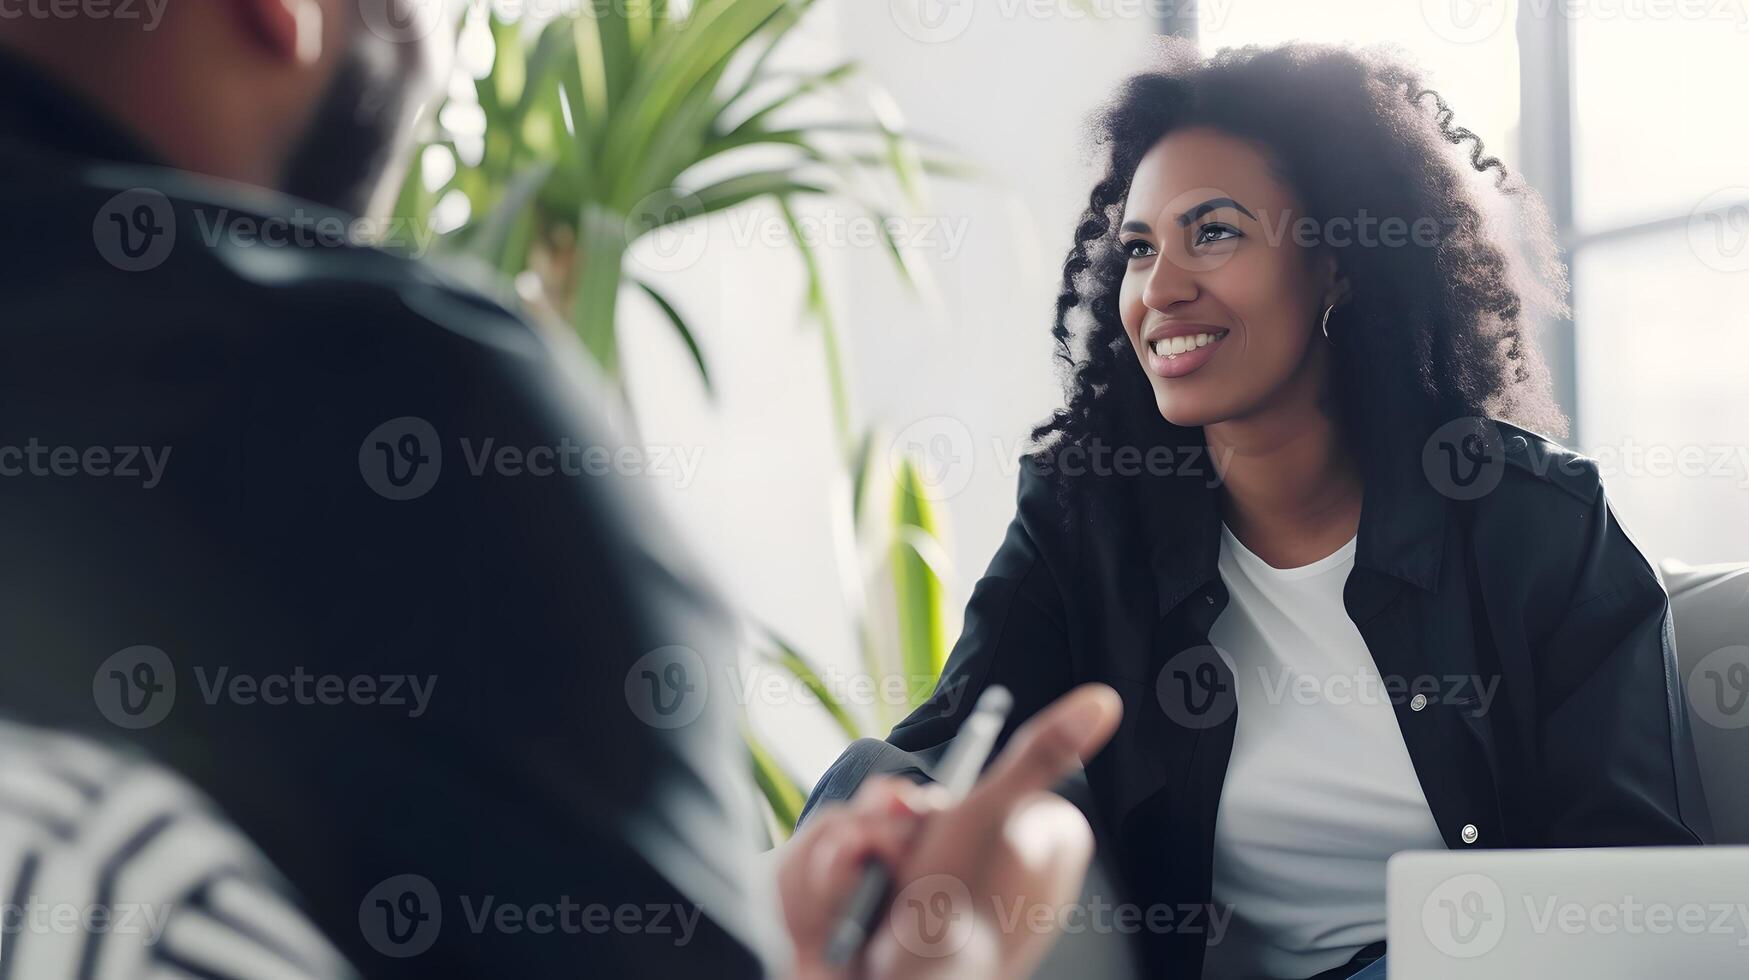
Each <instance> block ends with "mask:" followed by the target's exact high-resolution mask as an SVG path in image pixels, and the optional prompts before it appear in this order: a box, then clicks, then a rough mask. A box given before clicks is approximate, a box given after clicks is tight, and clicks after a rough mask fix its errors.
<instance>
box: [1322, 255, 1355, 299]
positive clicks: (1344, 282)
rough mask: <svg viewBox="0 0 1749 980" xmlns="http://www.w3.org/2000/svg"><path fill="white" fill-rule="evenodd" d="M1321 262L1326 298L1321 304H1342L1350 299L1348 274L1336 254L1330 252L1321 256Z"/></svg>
mask: <svg viewBox="0 0 1749 980" xmlns="http://www.w3.org/2000/svg"><path fill="white" fill-rule="evenodd" d="M1319 263H1320V269H1319V271H1320V273H1321V275H1322V277H1323V280H1322V281H1323V283H1324V299H1323V302H1322V303H1321V304H1320V306H1332V305H1334V306H1341V305H1342V304H1343V302H1344V301H1346V300H1347V299H1348V293H1349V281H1348V274H1347V273H1345V272H1343V271H1342V267H1341V266H1340V265H1339V264H1338V263H1337V261H1336V256H1334V255H1332V254H1330V253H1329V252H1325V253H1324V254H1323V255H1322V256H1320V257H1319Z"/></svg>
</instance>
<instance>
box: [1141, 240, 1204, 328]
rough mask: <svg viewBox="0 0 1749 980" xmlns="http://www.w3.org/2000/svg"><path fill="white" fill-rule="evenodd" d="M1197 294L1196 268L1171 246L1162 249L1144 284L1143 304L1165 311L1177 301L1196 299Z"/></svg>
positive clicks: (1158, 310) (1152, 308)
mask: <svg viewBox="0 0 1749 980" xmlns="http://www.w3.org/2000/svg"><path fill="white" fill-rule="evenodd" d="M1196 294H1197V285H1196V273H1195V270H1193V269H1191V268H1190V266H1189V263H1187V262H1185V261H1184V258H1183V256H1179V255H1174V254H1173V253H1172V251H1171V248H1170V246H1168V247H1167V248H1164V249H1162V250H1161V251H1160V254H1159V255H1158V256H1157V257H1156V258H1155V259H1154V266H1153V268H1151V269H1149V270H1148V279H1147V282H1145V283H1144V284H1143V286H1142V303H1143V305H1145V306H1147V307H1148V308H1149V309H1151V310H1155V311H1157V312H1161V313H1164V312H1166V311H1167V310H1168V309H1170V308H1171V307H1172V305H1173V304H1175V303H1182V302H1184V301H1186V300H1192V299H1195V298H1196Z"/></svg>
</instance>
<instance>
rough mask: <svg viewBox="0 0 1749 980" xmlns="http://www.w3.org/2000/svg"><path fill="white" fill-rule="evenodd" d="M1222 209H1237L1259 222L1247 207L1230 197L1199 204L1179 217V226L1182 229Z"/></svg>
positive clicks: (1215, 198) (1216, 198) (1214, 198)
mask: <svg viewBox="0 0 1749 980" xmlns="http://www.w3.org/2000/svg"><path fill="white" fill-rule="evenodd" d="M1220 208H1237V209H1239V211H1240V212H1242V213H1243V214H1244V215H1245V217H1247V218H1250V219H1251V220H1252V221H1256V220H1257V216H1256V215H1254V214H1252V213H1251V212H1250V211H1249V210H1248V209H1247V208H1246V207H1245V205H1243V204H1240V203H1239V202H1238V201H1235V200H1233V199H1232V198H1230V197H1211V198H1209V199H1208V200H1206V201H1204V202H1202V203H1201V204H1198V205H1197V206H1196V207H1194V208H1191V209H1190V210H1189V211H1186V212H1184V213H1183V214H1181V215H1179V216H1178V226H1179V227H1180V228H1182V227H1184V226H1185V225H1188V224H1190V223H1191V222H1192V221H1195V220H1196V219H1198V218H1200V217H1202V216H1203V215H1205V214H1208V213H1209V212H1210V211H1215V210H1219V209H1220Z"/></svg>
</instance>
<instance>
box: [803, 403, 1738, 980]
mask: <svg viewBox="0 0 1749 980" xmlns="http://www.w3.org/2000/svg"><path fill="white" fill-rule="evenodd" d="M1380 428H1381V431H1384V430H1385V428H1386V427H1382V426H1381V427H1380ZM1171 429H1173V430H1174V431H1177V432H1179V433H1180V434H1181V436H1182V441H1181V442H1178V443H1174V444H1173V445H1174V446H1175V452H1174V453H1173V454H1172V455H1171V456H1170V457H1161V458H1157V459H1156V461H1155V462H1154V463H1152V464H1143V463H1140V462H1138V460H1137V459H1136V458H1135V457H1134V456H1132V457H1131V458H1130V465H1129V467H1128V469H1127V470H1125V469H1124V468H1123V467H1122V462H1123V461H1122V459H1121V457H1115V456H1114V455H1113V454H1110V453H1107V454H1106V455H1105V456H1104V458H1103V461H1101V460H1100V458H1099V457H1097V456H1095V455H1093V454H1085V453H1084V454H1080V455H1077V454H1076V453H1075V452H1074V451H1073V450H1072V449H1057V450H1044V451H1037V452H1035V453H1033V454H1031V455H1029V456H1028V457H1026V458H1025V460H1024V461H1023V462H1024V465H1023V467H1022V469H1021V475H1020V487H1019V506H1018V513H1017V514H1016V516H1015V517H1014V520H1013V522H1012V523H1011V524H1010V525H1009V527H1008V533H1007V537H1006V539H1005V540H1004V541H1003V543H1002V545H1001V547H1000V549H999V550H998V551H997V553H996V556H995V558H994V559H993V560H992V561H991V562H990V566H989V569H988V571H987V572H986V574H985V576H984V577H983V578H982V579H981V580H980V581H979V582H978V583H977V585H976V587H975V588H974V590H973V593H972V597H971V600H970V603H969V604H968V606H967V608H966V613H965V629H964V632H963V633H962V634H961V636H960V638H959V641H958V643H957V645H956V646H955V647H954V649H953V652H952V654H951V656H950V658H949V660H948V663H947V666H946V669H945V671H944V672H943V675H942V678H941V681H940V683H939V685H938V686H937V688H936V693H935V695H934V697H933V698H932V699H931V700H930V701H929V702H927V703H925V704H924V705H922V706H921V707H919V708H918V709H917V710H916V711H915V712H913V713H912V715H911V716H910V717H908V718H907V719H905V720H904V721H903V722H901V723H900V724H899V725H898V727H896V728H894V729H893V731H892V733H891V734H890V735H889V736H888V738H887V740H886V741H885V742H881V741H875V740H863V741H860V742H857V743H855V744H854V745H852V746H851V748H850V749H849V750H847V751H846V752H845V754H844V755H843V756H841V757H840V758H839V760H838V761H837V762H836V763H834V764H833V766H832V767H831V769H829V770H828V771H827V773H826V775H825V776H824V777H823V778H822V779H821V781H820V783H819V784H818V785H817V786H816V788H815V791H814V794H813V796H812V798H811V799H810V800H809V809H810V810H811V809H812V808H813V807H814V806H816V805H817V804H818V803H820V802H821V801H822V800H826V799H839V798H843V797H844V796H846V795H847V794H849V793H851V792H852V791H853V790H854V788H855V786H856V785H857V784H858V783H860V782H861V780H862V779H863V778H864V777H865V776H867V775H868V774H869V773H871V772H877V771H879V772H899V773H904V774H906V775H909V776H911V777H912V778H914V779H923V778H926V777H927V776H928V774H929V772H930V770H931V767H932V766H933V765H934V764H935V763H936V762H937V761H938V758H939V753H940V752H941V750H942V747H943V746H944V744H945V743H946V742H948V741H949V740H950V739H951V737H952V736H953V734H954V732H955V731H956V730H957V728H958V726H959V724H960V722H961V720H962V719H963V718H964V717H965V715H966V713H967V712H969V711H970V709H971V706H972V705H973V704H974V703H975V702H976V700H977V698H978V694H979V692H980V691H981V690H982V689H983V688H985V687H986V686H988V685H991V684H1001V685H1004V686H1006V687H1007V688H1008V689H1009V690H1010V691H1011V692H1013V695H1014V699H1015V712H1014V715H1013V717H1012V719H1011V721H1010V724H1009V726H1008V728H1007V730H1006V731H1005V732H1004V736H1003V737H1004V738H1006V737H1007V735H1008V733H1009V732H1012V730H1013V728H1014V726H1015V725H1016V724H1017V723H1018V722H1020V721H1022V720H1024V719H1025V718H1026V717H1027V716H1028V715H1030V714H1032V713H1033V712H1035V711H1037V710H1038V709H1039V708H1040V707H1041V706H1043V705H1045V704H1046V703H1048V702H1049V701H1050V700H1051V699H1053V698H1054V697H1056V696H1057V695H1058V694H1060V693H1062V692H1063V691H1065V690H1067V689H1068V688H1070V687H1071V686H1073V685H1075V684H1077V683H1081V682H1086V681H1103V682H1104V683H1107V684H1110V685H1111V686H1112V687H1114V688H1116V689H1117V691H1118V693H1119V694H1120V695H1121V696H1122V697H1123V701H1124V709H1125V710H1124V718H1123V723H1122V725H1121V727H1120V728H1119V729H1118V733H1117V735H1116V736H1115V737H1114V739H1113V740H1112V742H1111V744H1110V745H1109V746H1108V747H1107V748H1106V749H1105V750H1104V751H1103V752H1102V753H1101V754H1100V755H1099V756H1097V757H1096V758H1095V759H1094V760H1092V762H1090V763H1089V764H1088V766H1087V781H1088V783H1089V785H1090V788H1091V796H1092V807H1091V810H1092V812H1091V814H1090V816H1091V817H1092V819H1093V821H1094V825H1095V831H1096V833H1098V834H1099V836H1100V838H1101V850H1102V858H1101V860H1102V861H1103V862H1104V863H1105V865H1106V866H1107V867H1108V868H1110V869H1111V870H1112V871H1113V872H1114V873H1115V874H1116V875H1117V876H1118V877H1119V879H1120V880H1121V882H1122V883H1123V885H1124V886H1125V887H1126V888H1127V891H1128V895H1126V896H1125V898H1126V900H1127V902H1128V903H1131V904H1133V905H1135V906H1138V907H1139V908H1138V912H1137V913H1136V914H1137V915H1138V918H1137V920H1136V921H1140V922H1143V923H1147V922H1153V923H1155V924H1154V925H1153V926H1150V927H1146V928H1143V929H1142V930H1141V932H1140V933H1139V935H1140V937H1141V939H1140V942H1141V948H1140V950H1139V952H1140V953H1141V954H1142V956H1143V958H1144V962H1145V963H1146V964H1147V965H1148V966H1149V968H1150V973H1151V975H1155V976H1184V977H1196V976H1199V975H1200V970H1201V962H1202V958H1203V953H1204V949H1205V944H1206V942H1207V941H1208V939H1207V937H1208V936H1209V935H1210V930H1209V929H1208V927H1207V924H1208V922H1209V918H1210V912H1211V906H1210V904H1209V903H1210V902H1211V897H1210V895H1211V880H1212V877H1211V868H1212V857H1213V846H1212V845H1213V840H1214V832H1215V814H1216V808H1217V807H1218V805H1219V803H1220V795H1221V788H1222V784H1223V781H1224V778H1225V773H1226V767H1227V760H1228V756H1229V753H1230V752H1231V749H1232V744H1233V734H1234V731H1235V729H1236V726H1237V725H1238V724H1239V723H1240V722H1239V718H1238V714H1237V703H1236V700H1235V697H1234V690H1233V681H1234V677H1233V672H1232V670H1231V668H1230V667H1229V665H1228V663H1227V661H1226V660H1225V659H1224V658H1223V656H1222V655H1221V654H1220V653H1218V652H1217V651H1216V650H1215V649H1214V648H1213V647H1211V646H1209V628H1210V626H1211V625H1212V624H1213V623H1214V622H1215V619H1216V617H1218V616H1219V615H1220V614H1221V611H1222V610H1223V609H1225V608H1226V605H1227V602H1228V592H1227V588H1226V585H1225V584H1224V583H1223V582H1222V580H1221V578H1220V575H1219V572H1218V571H1217V565H1216V559H1217V557H1218V555H1219V547H1220V509H1219V495H1218V492H1217V490H1216V489H1215V488H1216V486H1217V481H1216V480H1214V479H1213V473H1214V470H1213V467H1212V465H1211V463H1210V460H1209V458H1208V456H1207V453H1206V445H1205V444H1203V442H1202V439H1201V432H1200V430H1190V431H1187V430H1182V429H1179V427H1175V426H1174V427H1171ZM1391 431H1393V432H1394V433H1395V434H1394V435H1392V436H1391V437H1390V439H1391V444H1389V445H1381V446H1377V447H1369V448H1371V449H1376V450H1377V451H1373V452H1369V453H1367V454H1365V455H1366V456H1367V457H1368V459H1369V462H1368V464H1367V476H1366V487H1365V496H1364V501H1363V505H1362V512H1361V519H1360V529H1359V538H1358V541H1357V545H1356V551H1355V565H1354V569H1353V571H1352V573H1351V574H1350V576H1349V578H1348V581H1347V583H1346V585H1345V587H1344V590H1343V602H1344V605H1345V606H1346V607H1347V612H1348V614H1349V617H1350V619H1351V620H1352V621H1353V622H1354V623H1355V625H1356V626H1357V627H1358V628H1359V630H1360V633H1361V636H1362V637H1363V638H1364V639H1365V641H1366V645H1367V648H1368V649H1369V650H1370V651H1371V653H1372V656H1373V660H1374V663H1375V664H1376V667H1377V670H1378V674H1379V676H1380V678H1381V680H1382V681H1383V691H1384V692H1385V693H1386V694H1387V695H1388V696H1389V697H1390V699H1391V701H1392V703H1393V704H1394V707H1395V710H1396V715H1397V720H1398V723H1399V726H1400V728H1401V730H1402V733H1403V739H1404V742H1405V743H1406V744H1407V747H1408V750H1409V755H1410V757H1411V759H1412V760H1413V762H1414V767H1415V773H1416V776H1417V777H1418V778H1419V781H1420V783H1421V789H1422V790H1423V792H1424V793H1425V795H1426V797H1427V802H1428V804H1429V806H1430V807H1431V809H1432V812H1433V817H1434V819H1435V821H1436V822H1437V823H1438V825H1439V829H1440V833H1441V835H1442V836H1443V837H1444V839H1445V843H1446V845H1447V846H1448V847H1450V848H1455V849H1464V848H1490V847H1577V846H1591V845H1617V844H1693V843H1700V842H1703V841H1704V840H1706V839H1707V838H1709V836H1710V829H1709V821H1708V819H1707V816H1706V811H1705V804H1704V800H1703V797H1702V795H1701V792H1700V788H1699V783H1698V775H1697V773H1696V770H1695V766H1694V760H1693V749H1692V743H1691V739H1690V735H1689V732H1688V730H1687V724H1688V722H1687V714H1686V709H1685V706H1684V703H1683V695H1682V689H1681V686H1680V684H1679V682H1678V677H1677V674H1676V659H1675V650H1674V638H1673V633H1672V626H1671V622H1670V613H1669V605H1668V601H1667V598H1666V595H1665V592H1664V589H1663V587H1662V585H1661V584H1660V582H1659V581H1658V579H1657V577H1656V575H1655V574H1654V572H1653V570H1652V568H1651V566H1650V565H1649V564H1648V563H1647V561H1646V559H1645V557H1644V556H1643V555H1642V554H1641V553H1640V551H1639V550H1638V549H1637V548H1636V547H1635V545H1634V543H1633V542H1632V541H1631V540H1630V539H1629V538H1628V536H1627V534H1626V533H1625V532H1624V530H1623V528H1622V526H1621V524H1620V523H1618V521H1617V520H1616V517H1615V515H1614V513H1613V512H1612V511H1611V510H1610V507H1609V505H1608V502H1607V499H1606V497H1605V495H1604V491H1603V487H1602V485H1601V482H1600V480H1599V477H1598V472H1597V467H1596V465H1595V463H1594V462H1593V461H1591V460H1589V459H1587V458H1585V457H1583V456H1580V455H1578V454H1575V453H1572V452H1570V451H1568V450H1565V449H1563V448H1561V447H1560V446H1558V445H1556V444H1555V443H1553V442H1551V441H1549V440H1547V439H1545V438H1542V437H1540V436H1539V435H1537V434H1536V433H1534V432H1530V431H1528V430H1525V429H1521V428H1518V427H1516V426H1513V425H1510V424H1508V423H1505V422H1500V421H1498V420H1491V419H1470V420H1467V421H1457V420H1454V421H1453V422H1451V423H1449V424H1446V425H1443V426H1438V427H1433V428H1428V429H1426V430H1425V431H1417V430H1411V429H1410V428H1409V427H1408V426H1406V425H1405V426H1398V427H1396V428H1395V429H1393V430H1391ZM1067 445H1068V444H1065V446H1067ZM1366 764H1367V760H1365V759H1331V760H1330V765H1332V766H1358V765H1366ZM1357 812H1359V811H1357Z"/></svg>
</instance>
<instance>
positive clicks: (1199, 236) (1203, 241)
mask: <svg viewBox="0 0 1749 980" xmlns="http://www.w3.org/2000/svg"><path fill="white" fill-rule="evenodd" d="M1215 235H1218V236H1219V237H1210V236H1215ZM1243 237H1245V236H1244V234H1243V233H1241V232H1240V231H1239V229H1237V228H1234V227H1233V226H1232V225H1223V224H1206V225H1203V226H1202V227H1201V228H1198V229H1197V230H1196V244H1198V245H1207V244H1209V243H1211V242H1224V241H1226V240H1227V239H1228V238H1243Z"/></svg>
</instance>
